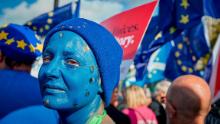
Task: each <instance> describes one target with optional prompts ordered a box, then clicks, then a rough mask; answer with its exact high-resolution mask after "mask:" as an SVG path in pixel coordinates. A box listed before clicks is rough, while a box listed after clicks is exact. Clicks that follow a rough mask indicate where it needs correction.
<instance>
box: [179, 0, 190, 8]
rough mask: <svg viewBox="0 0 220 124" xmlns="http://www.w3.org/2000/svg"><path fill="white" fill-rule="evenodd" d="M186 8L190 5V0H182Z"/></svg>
mask: <svg viewBox="0 0 220 124" xmlns="http://www.w3.org/2000/svg"><path fill="white" fill-rule="evenodd" d="M180 6H182V7H183V8H184V9H187V8H188V7H189V2H188V0H182V3H181V4H180Z"/></svg>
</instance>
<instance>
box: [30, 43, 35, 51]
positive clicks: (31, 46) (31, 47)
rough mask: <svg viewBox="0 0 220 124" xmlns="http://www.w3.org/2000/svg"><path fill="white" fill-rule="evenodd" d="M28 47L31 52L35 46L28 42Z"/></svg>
mask: <svg viewBox="0 0 220 124" xmlns="http://www.w3.org/2000/svg"><path fill="white" fill-rule="evenodd" d="M28 47H29V49H30V51H31V52H32V53H33V52H35V48H34V46H33V45H32V44H30V45H29V46H28Z"/></svg>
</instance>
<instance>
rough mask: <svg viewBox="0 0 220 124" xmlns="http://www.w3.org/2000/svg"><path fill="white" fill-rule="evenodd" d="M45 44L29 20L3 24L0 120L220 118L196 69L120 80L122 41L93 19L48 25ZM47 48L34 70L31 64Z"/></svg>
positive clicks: (142, 122) (101, 122)
mask: <svg viewBox="0 0 220 124" xmlns="http://www.w3.org/2000/svg"><path fill="white" fill-rule="evenodd" d="M39 45H42V44H41V42H40V41H39V40H38V39H37V37H36V36H35V34H34V32H32V31H31V30H30V29H28V28H26V27H23V26H20V25H16V24H9V25H7V26H5V27H2V28H1V29H0V69H1V70H0V73H1V75H0V83H1V87H0V92H1V93H0V100H1V102H0V124H12V123H13V124H16V123H22V124H25V123H28V124H34V123H42V124H44V123H45V124H55V123H56V124H58V123H59V124H113V123H116V124H218V123H219V120H220V118H219V116H220V115H219V114H220V113H219V111H220V109H219V108H220V105H219V101H218V102H216V103H215V104H213V105H212V102H211V99H212V98H211V91H210V88H209V86H208V84H207V82H206V81H205V80H204V79H202V78H200V77H198V76H195V75H183V76H180V77H178V78H177V79H175V80H174V81H173V82H169V81H167V80H163V81H161V82H158V83H157V84H156V86H151V87H149V86H140V85H138V84H137V83H131V84H130V85H129V86H126V87H123V88H120V87H118V82H119V75H120V64H121V61H122V54H123V52H122V49H121V47H120V46H119V44H118V43H117V41H116V39H115V38H114V36H113V35H112V34H111V33H110V32H108V31H107V30H106V29H105V28H103V27H102V26H101V25H99V24H97V23H95V22H93V21H89V20H86V19H82V18H74V19H70V20H67V21H64V22H62V23H61V24H59V25H57V26H56V27H55V28H53V29H52V30H51V31H50V32H49V33H48V35H47V36H46V38H45V41H44V45H43V49H42V51H41V49H37V48H38V47H37V46H39ZM41 52H42V53H41ZM41 54H42V59H43V64H42V66H41V68H40V71H39V75H38V78H34V77H32V76H31V75H30V70H31V65H32V64H33V62H34V61H35V59H36V58H37V57H39V56H41Z"/></svg>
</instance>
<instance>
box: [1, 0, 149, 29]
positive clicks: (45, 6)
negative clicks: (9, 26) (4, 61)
mask: <svg viewBox="0 0 220 124" xmlns="http://www.w3.org/2000/svg"><path fill="white" fill-rule="evenodd" d="M71 1H72V0H60V5H64V4H66V3H69V2H71ZM149 1H151V0H81V11H80V16H81V17H83V18H87V19H91V20H93V21H96V22H101V21H102V20H104V19H106V18H108V17H110V16H112V15H114V14H117V13H119V12H122V11H124V10H127V9H130V8H133V7H135V6H138V5H141V4H144V3H147V2H149ZM0 3H1V4H0V25H1V24H3V23H10V22H12V23H18V24H24V23H25V22H27V21H28V20H31V19H32V18H34V17H36V16H38V15H40V14H42V13H44V12H48V11H51V10H52V9H53V0H0Z"/></svg>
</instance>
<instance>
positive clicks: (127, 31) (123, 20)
mask: <svg viewBox="0 0 220 124" xmlns="http://www.w3.org/2000/svg"><path fill="white" fill-rule="evenodd" d="M156 5H157V0H156V1H153V2H150V3H147V4H144V5H141V6H139V7H136V8H133V9H130V10H127V11H125V12H122V13H119V14H117V15H115V16H112V17H111V18H109V19H107V20H105V21H103V22H101V25H103V26H104V27H106V28H107V29H108V30H109V31H110V32H112V34H113V35H114V36H115V38H116V39H117V41H118V42H119V44H120V45H121V47H122V48H123V52H124V54H123V60H129V59H133V58H134V56H135V54H136V52H137V48H138V46H139V44H140V42H141V41H142V38H143V36H144V33H145V31H146V29H147V27H148V24H149V23H150V19H151V17H152V14H153V11H154V9H155V7H156Z"/></svg>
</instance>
